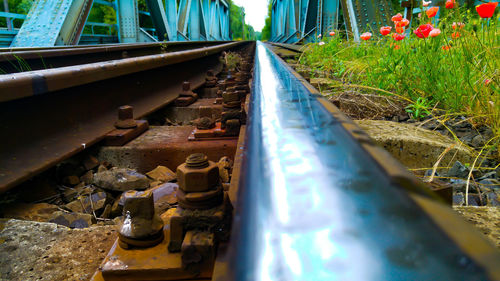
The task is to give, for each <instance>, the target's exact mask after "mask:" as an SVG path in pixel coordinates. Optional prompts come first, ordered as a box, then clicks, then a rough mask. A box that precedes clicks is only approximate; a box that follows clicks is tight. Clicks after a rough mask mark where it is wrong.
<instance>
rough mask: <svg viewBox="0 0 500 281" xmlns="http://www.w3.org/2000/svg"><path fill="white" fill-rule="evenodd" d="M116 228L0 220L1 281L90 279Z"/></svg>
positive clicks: (103, 255)
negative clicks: (77, 227)
mask: <svg viewBox="0 0 500 281" xmlns="http://www.w3.org/2000/svg"><path fill="white" fill-rule="evenodd" d="M115 228H116V226H96V227H92V228H86V229H70V228H67V227H64V226H60V225H57V224H54V223H44V222H33V221H22V220H15V219H11V220H6V219H1V220H0V280H23V281H31V280H53V281H58V280H89V279H90V278H91V277H92V275H93V274H94V272H95V271H96V270H97V268H98V267H99V264H100V263H101V261H102V260H103V259H104V257H105V256H106V254H107V252H108V250H109V249H110V248H111V246H112V245H113V243H114V241H115V239H116V237H117V231H116V230H115Z"/></svg>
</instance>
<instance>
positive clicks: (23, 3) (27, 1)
mask: <svg viewBox="0 0 500 281" xmlns="http://www.w3.org/2000/svg"><path fill="white" fill-rule="evenodd" d="M33 1H34V0H9V1H8V3H9V12H11V13H14V14H23V15H26V14H28V12H29V11H30V8H31V5H33ZM0 11H3V12H4V7H3V0H0ZM22 24H23V20H20V19H15V20H14V27H15V28H20V27H21V25H22ZM2 27H7V22H6V21H5V18H3V17H2V18H0V28H2Z"/></svg>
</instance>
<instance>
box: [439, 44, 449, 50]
mask: <svg viewBox="0 0 500 281" xmlns="http://www.w3.org/2000/svg"><path fill="white" fill-rule="evenodd" d="M450 48H451V46H450V45H444V46H443V47H441V49H443V50H444V51H448V50H449V49H450Z"/></svg>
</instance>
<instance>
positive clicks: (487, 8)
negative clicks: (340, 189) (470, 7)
mask: <svg viewBox="0 0 500 281" xmlns="http://www.w3.org/2000/svg"><path fill="white" fill-rule="evenodd" d="M497 5H498V2H490V3H484V4H481V5H478V6H476V11H477V13H478V14H479V16H480V17H482V18H483V19H484V18H491V17H492V16H493V13H495V8H496V7H497Z"/></svg>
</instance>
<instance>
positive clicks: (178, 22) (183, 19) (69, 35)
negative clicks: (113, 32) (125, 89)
mask: <svg viewBox="0 0 500 281" xmlns="http://www.w3.org/2000/svg"><path fill="white" fill-rule="evenodd" d="M94 2H95V3H98V4H104V5H108V6H111V7H113V8H114V9H115V11H116V14H117V17H116V18H117V27H118V39H119V41H120V43H135V42H150V41H157V40H159V41H212V40H221V41H222V40H230V39H231V38H230V35H229V5H228V4H227V3H226V2H225V1H224V0H180V1H177V0H165V1H163V0H146V3H147V6H148V9H149V15H151V18H152V21H153V25H154V26H155V28H156V33H157V34H158V35H157V38H154V37H153V36H151V35H150V34H149V33H147V32H146V31H145V30H144V29H142V28H141V27H140V26H139V10H138V8H137V1H136V0H119V1H114V2H108V1H103V0H35V1H34V3H33V6H32V8H31V9H30V11H29V13H28V15H27V17H26V20H25V21H24V23H23V25H22V27H21V29H20V30H19V32H18V34H17V35H16V37H15V38H14V40H13V42H12V44H11V47H40V46H56V45H76V44H78V42H79V39H80V36H81V34H82V31H83V28H84V26H85V23H86V21H87V17H88V14H89V12H90V9H91V7H92V4H93V3H94ZM142 13H144V12H142ZM146 14H148V13H146Z"/></svg>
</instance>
